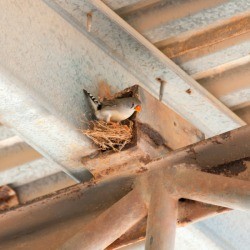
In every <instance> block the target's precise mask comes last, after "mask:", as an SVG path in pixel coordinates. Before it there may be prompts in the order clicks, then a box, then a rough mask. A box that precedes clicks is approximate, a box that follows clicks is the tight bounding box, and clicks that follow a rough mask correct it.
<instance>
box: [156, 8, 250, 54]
mask: <svg viewBox="0 0 250 250" xmlns="http://www.w3.org/2000/svg"><path fill="white" fill-rule="evenodd" d="M249 23H250V12H247V13H243V14H240V15H238V16H234V18H233V19H232V18H230V19H228V20H222V21H221V22H216V23H215V24H213V25H209V26H205V27H202V28H200V29H199V30H197V29H196V30H192V31H190V32H187V33H183V34H181V35H179V36H176V37H173V38H172V39H167V40H164V41H161V42H159V43H157V44H155V45H156V46H157V47H158V48H159V49H160V50H161V51H162V52H163V53H164V54H165V55H166V56H168V57H169V58H175V57H180V56H181V55H183V54H187V53H189V52H192V53H193V52H194V51H195V52H196V55H197V51H199V50H201V49H204V48H206V47H207V48H208V47H210V46H213V45H214V44H217V43H220V42H225V41H226V40H228V39H231V38H235V37H238V36H241V35H243V34H245V33H247V32H249V31H250V24H249Z"/></svg>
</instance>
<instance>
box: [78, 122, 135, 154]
mask: <svg viewBox="0 0 250 250" xmlns="http://www.w3.org/2000/svg"><path fill="white" fill-rule="evenodd" d="M128 122H129V124H128V125H124V124H120V123H116V122H109V123H106V122H105V121H90V122H89V129H86V130H83V131H82V132H83V134H85V135H86V136H88V137H89V138H90V139H91V140H92V141H93V142H94V143H95V144H96V145H97V146H98V147H99V149H100V150H109V149H112V150H114V151H121V150H122V149H123V148H124V147H125V145H127V144H128V143H130V142H131V139H132V135H133V122H132V121H130V120H128Z"/></svg>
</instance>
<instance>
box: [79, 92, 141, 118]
mask: <svg viewBox="0 0 250 250" xmlns="http://www.w3.org/2000/svg"><path fill="white" fill-rule="evenodd" d="M83 92H84V93H85V94H86V95H87V96H88V97H89V99H90V103H91V106H92V107H93V109H94V111H95V116H96V118H97V119H98V120H102V121H105V122H107V123H108V122H121V121H123V120H126V119H128V118H129V117H130V116H131V115H133V114H134V112H140V111H141V101H140V100H139V99H138V98H136V97H124V98H116V99H113V100H104V101H102V102H100V101H98V100H97V99H96V98H95V97H94V96H93V95H92V94H90V93H89V92H88V91H87V90H86V89H83Z"/></svg>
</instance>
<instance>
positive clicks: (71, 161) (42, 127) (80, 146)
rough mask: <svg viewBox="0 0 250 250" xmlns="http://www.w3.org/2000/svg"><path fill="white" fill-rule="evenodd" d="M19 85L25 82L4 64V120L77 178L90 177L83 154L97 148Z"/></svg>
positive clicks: (0, 75) (0, 104)
mask: <svg viewBox="0 0 250 250" xmlns="http://www.w3.org/2000/svg"><path fill="white" fill-rule="evenodd" d="M18 86H22V83H21V82H20V81H18V80H17V79H16V78H14V77H13V76H10V75H9V74H7V72H6V71H4V70H3V68H1V70H0V96H1V98H0V111H1V120H2V121H3V122H4V123H6V124H8V125H9V126H14V127H15V130H16V131H18V133H19V134H20V135H22V136H23V137H25V138H26V140H27V142H28V143H29V144H30V145H31V146H32V147H33V148H34V149H37V151H38V152H41V154H43V155H46V156H47V157H48V158H49V159H51V160H52V161H54V162H55V163H58V164H59V165H60V166H61V167H62V168H63V170H64V171H65V172H66V173H67V174H69V175H70V176H71V177H72V178H74V179H75V180H76V181H77V182H79V181H81V180H83V179H86V178H90V176H91V175H90V174H89V172H88V171H87V170H86V169H84V168H83V167H82V165H81V163H80V156H82V155H83V154H89V153H91V152H92V151H93V150H91V149H90V147H89V143H88V142H87V141H84V140H82V139H81V136H79V132H76V131H74V129H73V128H72V127H71V126H70V125H69V124H68V123H66V122H63V121H62V120H59V119H58V118H57V117H56V116H52V115H51V114H50V113H49V112H48V111H47V110H46V109H45V108H44V107H42V106H40V105H39V104H37V102H36V100H35V99H33V98H32V97H31V96H30V95H29V94H28V93H27V92H26V91H25V89H22V88H21V87H18ZM59 131H60V133H59V134H58V132H59ZM62 135H63V136H62ZM62 145H63V146H62ZM55 149H56V150H55ZM83 151H84V153H83ZM77 159H79V160H78V161H77Z"/></svg>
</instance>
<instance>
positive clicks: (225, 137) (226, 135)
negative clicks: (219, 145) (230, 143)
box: [220, 131, 231, 140]
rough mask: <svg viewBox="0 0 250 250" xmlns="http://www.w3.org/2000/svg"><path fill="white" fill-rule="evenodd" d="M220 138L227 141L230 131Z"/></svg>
mask: <svg viewBox="0 0 250 250" xmlns="http://www.w3.org/2000/svg"><path fill="white" fill-rule="evenodd" d="M220 137H221V138H222V139H223V140H226V139H229V138H230V137H231V131H228V132H226V133H224V134H221V135H220Z"/></svg>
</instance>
